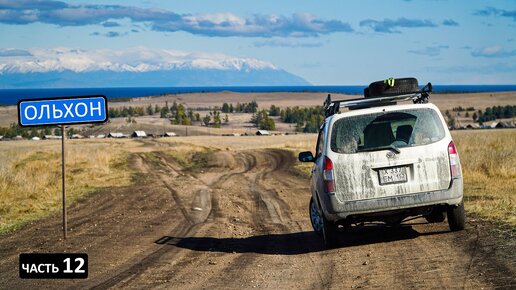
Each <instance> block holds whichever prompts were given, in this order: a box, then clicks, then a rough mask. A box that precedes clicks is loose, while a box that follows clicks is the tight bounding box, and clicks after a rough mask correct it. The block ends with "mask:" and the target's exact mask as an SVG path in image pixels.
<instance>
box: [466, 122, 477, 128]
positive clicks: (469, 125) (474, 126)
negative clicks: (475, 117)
mask: <svg viewBox="0 0 516 290" xmlns="http://www.w3.org/2000/svg"><path fill="white" fill-rule="evenodd" d="M466 129H480V125H479V124H477V123H473V124H468V125H467V126H466Z"/></svg>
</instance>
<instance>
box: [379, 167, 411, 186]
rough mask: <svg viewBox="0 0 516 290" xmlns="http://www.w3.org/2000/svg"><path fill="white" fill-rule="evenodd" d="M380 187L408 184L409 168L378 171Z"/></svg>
mask: <svg viewBox="0 0 516 290" xmlns="http://www.w3.org/2000/svg"><path fill="white" fill-rule="evenodd" d="M378 176H379V178H380V185H384V184H391V183H402V182H407V167H405V166H403V167H393V168H386V169H380V170H379V171H378Z"/></svg>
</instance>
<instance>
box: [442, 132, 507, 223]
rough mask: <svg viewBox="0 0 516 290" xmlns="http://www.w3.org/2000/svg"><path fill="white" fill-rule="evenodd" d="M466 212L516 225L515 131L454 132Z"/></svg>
mask: <svg viewBox="0 0 516 290" xmlns="http://www.w3.org/2000/svg"><path fill="white" fill-rule="evenodd" d="M452 135H453V139H454V141H455V143H456V145H457V149H458V151H459V156H460V161H461V164H462V171H463V175H464V199H465V203H464V204H465V206H466V210H467V211H468V212H473V213H476V214H478V215H479V216H481V217H484V218H488V219H492V220H499V221H503V222H505V223H508V224H511V225H513V226H514V225H516V130H514V129H508V130H482V131H456V132H453V134H452Z"/></svg>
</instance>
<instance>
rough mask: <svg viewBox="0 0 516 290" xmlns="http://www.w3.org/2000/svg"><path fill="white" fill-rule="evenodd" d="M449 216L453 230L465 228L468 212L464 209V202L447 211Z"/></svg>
mask: <svg viewBox="0 0 516 290" xmlns="http://www.w3.org/2000/svg"><path fill="white" fill-rule="evenodd" d="M446 213H447V216H448V225H449V226H450V230H451V231H452V232H456V231H460V230H463V229H464V227H465V226H466V213H465V211H464V202H461V203H460V204H459V205H458V206H453V207H450V208H449V209H448V211H447V212H446Z"/></svg>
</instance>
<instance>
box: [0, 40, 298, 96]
mask: <svg viewBox="0 0 516 290" xmlns="http://www.w3.org/2000/svg"><path fill="white" fill-rule="evenodd" d="M306 84H308V83H307V82H306V81H305V80H303V79H302V78H300V77H298V76H295V75H293V74H290V73H288V72H286V71H284V70H282V69H280V68H278V67H277V66H275V65H273V64H272V63H270V62H266V61H261V60H258V59H254V58H238V57H234V56H228V55H225V54H213V53H211V54H208V53H187V52H182V51H176V50H166V49H150V48H146V47H135V48H127V49H122V50H112V49H94V50H83V49H72V48H53V49H42V48H34V49H28V50H20V49H0V88H19V87H26V88H28V87H78V86H79V85H80V86H87V87H96V86H176V85H182V86H211V85H306Z"/></svg>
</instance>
